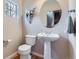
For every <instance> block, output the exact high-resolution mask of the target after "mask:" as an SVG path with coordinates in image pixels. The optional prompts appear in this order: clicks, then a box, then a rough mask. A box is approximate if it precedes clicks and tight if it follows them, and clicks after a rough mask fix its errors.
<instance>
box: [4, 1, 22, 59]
mask: <svg viewBox="0 0 79 59" xmlns="http://www.w3.org/2000/svg"><path fill="white" fill-rule="evenodd" d="M16 2H18V11H19V12H18V18H12V17H9V16H7V15H6V14H5V12H4V16H3V17H4V20H3V27H4V29H3V31H4V32H3V33H4V36H3V38H4V39H3V40H8V39H10V40H11V42H9V43H8V44H7V45H6V46H5V47H3V53H4V55H3V57H4V59H5V58H6V57H7V56H9V55H11V54H12V53H14V52H16V51H17V48H18V46H19V45H20V44H21V43H22V41H23V39H22V22H21V21H22V19H21V16H22V0H16Z"/></svg>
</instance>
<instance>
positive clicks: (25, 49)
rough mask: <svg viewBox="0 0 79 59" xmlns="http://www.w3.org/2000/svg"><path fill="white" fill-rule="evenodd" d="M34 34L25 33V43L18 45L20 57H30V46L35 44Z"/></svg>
mask: <svg viewBox="0 0 79 59" xmlns="http://www.w3.org/2000/svg"><path fill="white" fill-rule="evenodd" d="M35 40H36V36H33V35H25V43H26V44H23V45H21V46H19V47H18V53H19V54H20V59H31V55H30V53H31V47H32V46H33V45H34V44H35Z"/></svg>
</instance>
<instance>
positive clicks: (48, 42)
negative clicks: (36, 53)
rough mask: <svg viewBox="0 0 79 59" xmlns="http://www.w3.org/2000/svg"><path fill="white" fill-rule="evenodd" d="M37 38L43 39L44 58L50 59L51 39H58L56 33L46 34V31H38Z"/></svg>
mask: <svg viewBox="0 0 79 59" xmlns="http://www.w3.org/2000/svg"><path fill="white" fill-rule="evenodd" d="M37 37H38V39H43V40H44V41H45V42H44V59H52V57H51V41H55V40H58V38H59V37H60V36H59V35H58V34H54V33H52V34H46V33H39V34H38V35H37Z"/></svg>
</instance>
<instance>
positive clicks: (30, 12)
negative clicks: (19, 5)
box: [26, 8, 36, 24]
mask: <svg viewBox="0 0 79 59" xmlns="http://www.w3.org/2000/svg"><path fill="white" fill-rule="evenodd" d="M35 9H36V8H33V9H32V10H27V11H26V18H27V20H28V22H29V23H30V24H31V23H32V19H33V16H34V13H35Z"/></svg>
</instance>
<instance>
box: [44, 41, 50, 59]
mask: <svg viewBox="0 0 79 59" xmlns="http://www.w3.org/2000/svg"><path fill="white" fill-rule="evenodd" d="M44 59H51V41H48V40H46V41H45V42H44Z"/></svg>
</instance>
